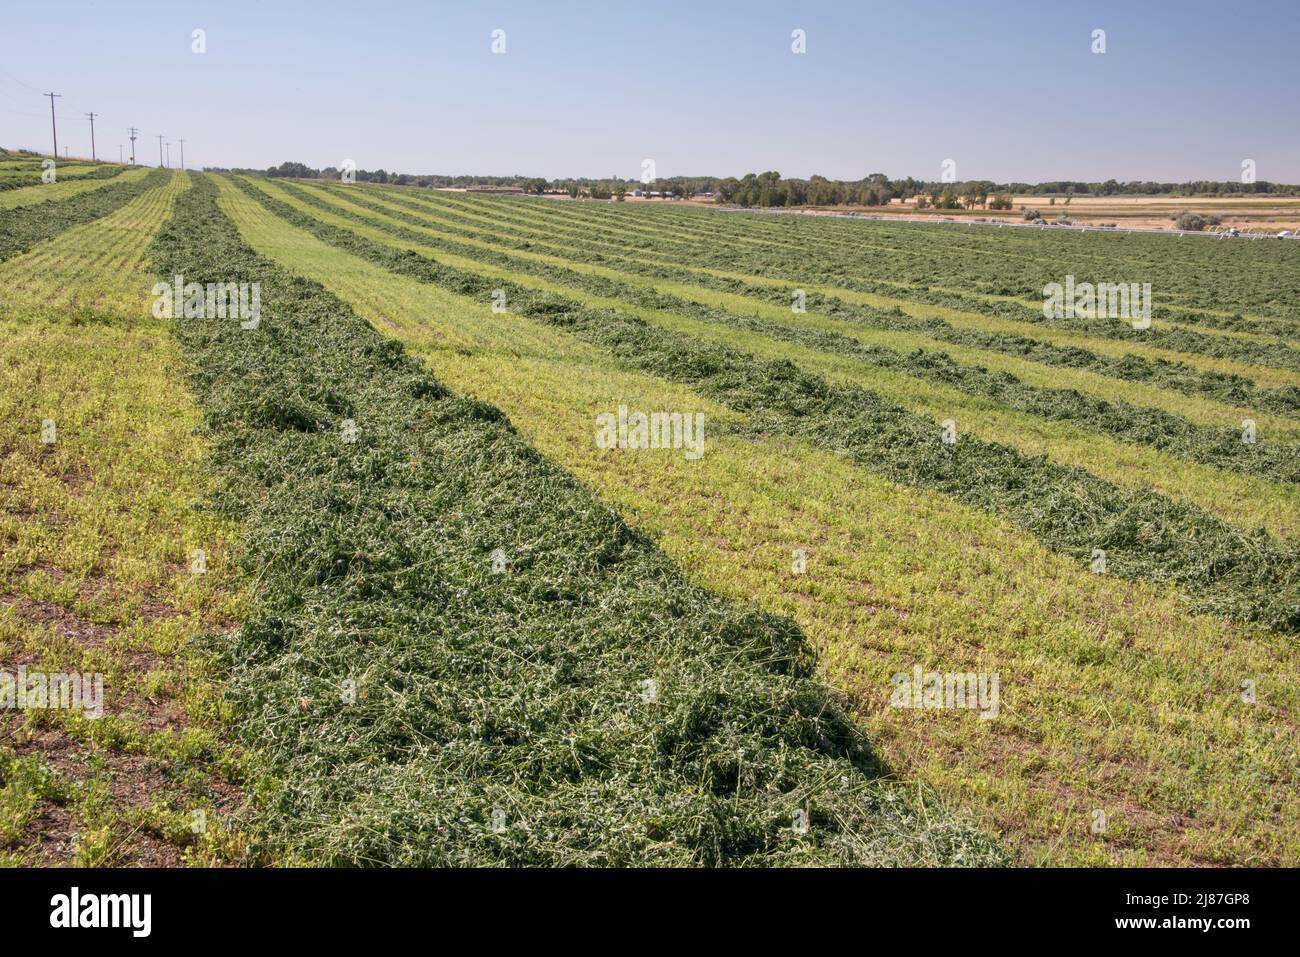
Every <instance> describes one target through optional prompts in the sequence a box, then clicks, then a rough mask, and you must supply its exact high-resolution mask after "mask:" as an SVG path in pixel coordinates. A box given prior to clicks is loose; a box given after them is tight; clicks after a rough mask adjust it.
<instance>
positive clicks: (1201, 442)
mask: <svg viewBox="0 0 1300 957" xmlns="http://www.w3.org/2000/svg"><path fill="white" fill-rule="evenodd" d="M280 188H281V189H283V190H284V191H285V192H286V193H287V194H289V195H291V196H294V197H296V198H298V199H300V200H302V201H303V202H306V203H308V204H310V205H312V206H315V207H317V208H325V209H328V210H329V211H330V212H335V213H338V212H340V211H339V210H338V209H337V208H336V207H333V206H330V205H329V204H328V203H325V202H324V201H323V200H322V199H320V198H319V197H317V196H313V195H312V194H311V193H310V192H308V191H304V190H302V189H300V188H298V187H295V186H289V185H287V184H280ZM338 195H341V196H343V197H344V198H346V199H348V200H349V201H350V202H352V203H353V204H356V205H358V206H360V207H361V208H363V209H367V210H370V211H373V212H376V213H380V214H382V215H385V216H387V217H389V221H388V222H384V221H379V220H375V219H373V218H365V219H364V220H363V221H364V222H365V223H367V224H368V225H373V226H376V227H378V228H380V229H383V230H385V231H386V232H389V233H391V234H393V235H396V236H398V237H400V238H403V239H407V240H408V241H415V242H420V243H422V244H423V245H427V246H430V247H433V248H437V249H445V250H447V251H449V252H452V253H455V254H458V255H461V256H469V257H472V258H475V259H478V260H481V261H485V262H491V263H494V264H496V265H499V266H501V267H503V268H506V269H510V270H512V271H516V272H522V273H525V274H528V275H535V276H539V277H542V278H545V279H548V280H551V281H553V282H557V283H560V284H563V285H568V286H573V287H576V288H579V289H582V290H584V291H588V292H592V293H595V294H597V295H600V296H605V297H608V298H612V299H619V300H622V301H625V302H628V303H631V304H634V305H638V306H644V307H646V308H652V309H664V310H669V311H671V312H674V313H677V314H680V315H686V316H691V317H693V318H697V319H701V320H704V321H706V322H711V323H716V324H720V325H726V326H732V327H736V328H741V329H745V330H748V331H750V332H755V333H758V334H760V335H764V336H768V337H770V338H774V339H778V340H782V341H786V342H795V343H798V344H800V345H804V346H807V347H809V348H812V349H816V350H819V351H821V352H826V353H831V354H835V355H842V356H847V357H850V358H852V359H854V360H857V361H861V362H865V363H867V364H869V365H872V366H875V367H877V368H882V369H888V370H891V371H893V372H898V373H901V374H904V375H909V376H914V377H916V378H919V379H923V380H927V381H932V382H938V383H941V384H943V385H947V386H952V387H954V388H956V389H958V390H960V391H962V392H964V393H966V394H968V395H974V396H980V397H984V398H989V399H994V400H996V401H997V402H998V403H999V404H1001V405H1003V406H1006V407H1008V408H1011V409H1014V410H1016V411H1018V412H1023V413H1026V414H1030V415H1036V416H1039V417H1041V418H1045V419H1048V420H1054V421H1069V422H1073V423H1075V424H1077V425H1079V426H1081V427H1083V428H1085V429H1088V430H1090V431H1092V432H1095V433H1097V434H1100V435H1107V436H1111V437H1113V438H1117V439H1120V440H1122V441H1127V442H1132V443H1135V444H1138V445H1145V446H1149V447H1151V448H1155V449H1159V450H1161V451H1163V452H1168V453H1170V454H1173V455H1177V456H1180V457H1183V458H1187V459H1189V460H1191V461H1196V462H1201V463H1203V464H1206V465H1212V466H1215V467H1216V468H1222V469H1227V470H1230V471H1235V472H1240V473H1243V474H1248V475H1257V476H1262V477H1265V478H1268V479H1270V480H1272V481H1278V482H1289V483H1294V482H1297V481H1300V449H1297V448H1295V447H1293V446H1287V445H1280V444H1276V443H1272V442H1263V441H1258V442H1255V443H1253V444H1246V443H1243V442H1242V436H1241V432H1240V430H1239V429H1238V428H1213V427H1207V426H1203V425H1198V424H1196V423H1193V422H1190V421H1188V420H1187V419H1185V418H1183V417H1181V416H1178V415H1174V414H1172V413H1169V412H1166V411H1163V410H1161V409H1156V408H1150V407H1145V406H1138V405H1133V404H1131V403H1128V402H1123V401H1108V400H1105V399H1100V398H1097V397H1093V396H1088V395H1085V394H1084V393H1081V392H1079V391H1077V390H1074V389H1055V388H1044V387H1039V386H1033V385H1029V384H1026V383H1024V382H1022V381H1021V380H1019V379H1017V378H1016V377H1015V376H1014V375H1012V374H1010V373H1006V372H1001V373H996V372H990V371H988V370H987V369H984V368H981V367H978V366H971V365H963V364H961V363H959V362H957V361H955V360H953V359H952V358H951V357H950V356H948V355H946V354H944V353H942V352H937V351H932V350H919V349H918V350H915V351H912V352H901V351H898V350H895V349H890V348H887V347H884V346H879V345H869V344H866V343H863V342H862V341H860V340H858V339H856V338H854V337H853V336H851V335H846V334H844V333H841V332H837V331H828V330H824V329H817V328H814V327H812V326H811V325H810V324H809V323H807V322H800V321H798V320H788V321H775V320H771V319H762V318H759V317H756V316H744V315H738V314H736V313H734V312H731V311H728V310H725V309H719V308H714V307H711V306H708V305H705V304H702V303H699V302H696V301H694V300H690V299H683V298H681V297H678V296H674V295H670V294H667V293H664V292H660V291H656V290H652V289H647V288H645V287H642V286H638V285H633V284H629V283H627V282H624V281H622V280H620V279H616V278H611V277H610V276H609V275H608V274H607V273H606V274H603V275H596V274H593V273H591V272H580V271H574V270H571V269H566V268H564V267H563V266H562V265H561V264H560V262H562V261H563V260H560V261H559V262H556V261H552V262H545V261H540V260H538V259H536V258H530V257H528V256H511V255H508V254H506V253H503V252H500V251H499V250H493V249H485V248H483V247H481V246H468V245H465V244H463V243H457V242H455V241H454V240H447V239H441V238H437V237H433V236H429V235H428V234H425V233H413V232H411V231H410V230H403V229H401V228H400V227H397V226H394V225H393V224H392V223H393V221H397V222H409V223H411V224H412V225H414V226H417V227H422V226H423V224H422V223H421V221H420V219H419V218H418V217H416V216H414V215H411V214H407V213H402V212H400V211H393V210H389V209H385V208H384V207H383V206H380V205H378V204H376V203H374V202H372V201H371V200H369V199H367V198H365V197H364V196H362V195H361V194H360V193H358V192H357V191H355V190H341V191H339V193H338ZM342 214H343V215H345V216H346V215H348V213H347V212H346V211H342ZM352 215H353V216H355V214H352ZM479 235H480V236H481V235H482V234H479ZM484 241H491V237H490V236H489V237H486V238H485V240H484ZM516 242H518V241H516ZM503 244H504V245H513V244H512V243H511V242H510V241H505V242H504V243H503ZM532 245H533V244H531V243H526V242H525V243H522V244H519V245H518V248H520V249H522V250H525V251H527V250H528V249H529V248H530V247H531V246H532ZM778 294H779V292H778ZM904 318H906V317H904Z"/></svg>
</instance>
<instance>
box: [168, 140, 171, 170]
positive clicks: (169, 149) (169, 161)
mask: <svg viewBox="0 0 1300 957" xmlns="http://www.w3.org/2000/svg"><path fill="white" fill-rule="evenodd" d="M167 165H168V166H171V165H172V145H171V144H170V143H168V144H167Z"/></svg>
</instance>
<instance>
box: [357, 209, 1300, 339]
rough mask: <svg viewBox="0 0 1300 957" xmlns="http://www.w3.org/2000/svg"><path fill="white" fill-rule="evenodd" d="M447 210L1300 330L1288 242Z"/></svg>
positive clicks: (654, 213)
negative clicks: (1090, 289)
mask: <svg viewBox="0 0 1300 957" xmlns="http://www.w3.org/2000/svg"><path fill="white" fill-rule="evenodd" d="M379 188H380V189H381V190H386V189H395V187H379ZM449 201H454V202H459V203H465V204H469V203H473V204H477V205H480V206H485V205H488V204H491V205H493V206H494V207H496V208H499V207H501V206H505V207H514V208H515V209H519V210H525V211H526V212H527V213H528V214H530V215H536V216H538V217H546V218H549V219H551V220H552V221H563V220H566V219H567V220H568V221H570V222H574V221H576V222H580V223H582V224H583V225H584V226H585V227H586V228H588V229H592V230H598V231H600V232H602V233H604V234H605V235H609V236H612V237H620V238H619V239H618V241H619V242H622V243H625V244H628V245H631V244H635V243H638V242H641V243H647V244H659V243H660V242H664V241H667V242H672V243H673V244H674V245H675V246H676V248H677V250H678V251H679V252H681V253H685V254H686V256H687V258H688V259H690V258H696V257H701V256H703V257H709V258H713V257H723V256H730V257H734V258H744V257H747V256H749V255H766V254H769V253H771V254H773V255H776V256H779V257H788V255H789V254H790V252H792V251H797V252H798V253H799V254H800V255H801V256H803V257H804V258H805V260H811V261H816V262H821V263H826V264H827V266H828V267H829V268H830V269H831V270H833V271H834V272H836V273H838V274H841V275H844V276H855V275H858V274H864V275H868V276H872V275H874V276H878V277H882V278H884V279H887V280H888V282H889V284H890V285H892V286H894V287H895V288H905V287H909V286H910V287H914V288H920V289H921V290H922V291H924V290H925V289H926V288H927V287H928V288H929V289H931V290H934V291H938V292H945V293H949V294H956V295H961V296H963V297H965V298H967V299H969V300H970V301H979V300H983V301H986V302H991V303H996V302H999V301H1001V302H1007V301H1013V300H1015V299H1017V298H1019V299H1028V300H1037V299H1038V298H1039V297H1040V295H1041V290H1042V288H1043V285H1044V284H1045V283H1048V282H1059V281H1062V279H1063V277H1064V276H1065V275H1066V274H1068V273H1072V274H1074V275H1075V276H1076V278H1078V279H1080V280H1090V279H1092V280H1099V281H1106V280H1107V279H1111V278H1114V277H1116V275H1117V274H1116V272H1115V268H1116V267H1117V266H1118V267H1121V268H1122V269H1123V272H1124V273H1125V274H1126V276H1125V278H1129V279H1132V278H1137V277H1138V276H1141V275H1145V276H1147V277H1150V279H1151V280H1152V282H1153V286H1154V290H1153V291H1154V292H1155V297H1156V299H1157V301H1158V302H1160V303H1162V305H1163V307H1164V308H1163V309H1162V312H1165V314H1167V315H1169V316H1171V317H1173V318H1176V319H1177V321H1179V322H1185V321H1186V322H1193V323H1195V322H1198V321H1204V322H1205V323H1206V324H1209V325H1216V326H1219V327H1221V328H1225V329H1228V328H1231V329H1248V328H1259V320H1258V317H1261V316H1266V317H1276V318H1278V319H1280V320H1282V321H1283V322H1289V323H1292V324H1294V323H1295V322H1297V321H1300V313H1298V312H1297V309H1296V302H1297V300H1296V296H1297V293H1300V287H1298V286H1297V275H1296V270H1295V264H1296V251H1295V249H1294V247H1291V248H1288V247H1287V244H1280V243H1278V244H1275V243H1265V244H1263V245H1262V246H1261V245H1259V244H1255V243H1223V244H1220V243H1209V242H1180V241H1178V239H1177V238H1175V237H1170V236H1167V235H1160V234H1151V233H1142V234H1110V235H1107V234H1099V233H1096V232H1089V233H1073V232H1068V231H1066V232H1056V231H1045V232H1039V231H1029V230H1020V229H983V228H974V229H958V228H954V227H953V226H950V225H941V224H934V223H929V224H927V223H909V222H898V221H894V222H873V221H871V220H854V219H842V218H835V219H828V218H823V217H802V216H791V215H776V216H754V215H741V216H722V217H719V216H717V215H716V213H715V212H713V211H709V210H700V209H684V208H673V207H671V206H670V207H668V208H667V209H665V208H664V207H662V206H659V205H657V204H650V205H649V206H641V205H639V206H638V207H636V208H620V207H618V206H604V205H601V204H573V203H550V202H537V201H533V200H529V199H509V198H497V197H494V198H490V199H485V198H482V197H473V198H471V197H469V196H467V195H465V194H456V195H455V198H454V200H449ZM670 232H671V235H666V234H669V233H670ZM1245 279H1248V280H1249V281H1243V280H1245ZM1157 280H1158V281H1157ZM1021 304H1022V305H1023V303H1021ZM1194 310H1200V312H1199V313H1198V312H1196V311H1194ZM1234 310H1235V311H1236V312H1234ZM1243 312H1245V313H1251V314H1253V315H1252V316H1251V317H1247V316H1244V315H1241V314H1240V313H1243ZM1271 325H1273V324H1272V323H1266V324H1265V328H1267V327H1269V326H1271Z"/></svg>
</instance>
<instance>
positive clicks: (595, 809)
mask: <svg viewBox="0 0 1300 957" xmlns="http://www.w3.org/2000/svg"><path fill="white" fill-rule="evenodd" d="M154 252H155V256H156V260H157V266H158V269H159V272H160V273H162V274H164V275H171V274H172V273H183V274H184V275H185V276H186V279H187V280H190V281H198V282H204V281H225V282H232V281H257V282H261V283H262V314H263V320H262V325H261V327H260V328H259V329H258V330H257V331H255V332H248V331H245V330H242V329H240V328H239V325H238V324H237V323H232V322H212V323H203V322H184V323H180V324H178V327H177V328H178V334H179V336H180V338H181V341H182V343H183V345H184V347H185V349H186V351H187V352H188V354H189V355H190V357H191V360H192V362H193V365H194V386H195V392H196V394H198V395H199V396H201V397H202V398H203V401H204V402H205V404H206V411H207V423H208V425H207V429H208V431H209V433H210V435H211V437H212V440H213V442H214V445H215V449H216V451H215V463H216V465H217V468H218V469H219V471H220V473H221V475H222V477H223V478H224V480H225V490H224V494H223V501H224V507H225V508H226V509H228V510H230V511H232V512H233V513H235V514H238V515H239V516H240V517H241V518H242V519H243V521H244V523H245V527H246V529H247V533H248V554H247V555H246V556H245V567H246V568H247V569H248V571H249V573H250V575H254V576H256V577H258V578H259V579H260V581H261V583H262V595H261V602H260V604H259V606H258V607H257V608H256V609H255V610H254V612H253V614H252V616H251V617H250V618H249V619H248V620H247V621H246V622H245V623H244V626H243V627H242V628H241V630H240V633H239V635H238V638H237V640H236V641H235V642H234V643H233V645H232V646H231V648H230V659H231V661H232V665H233V674H232V682H233V683H232V696H233V700H234V701H235V703H236V705H237V706H238V707H239V708H240V709H241V710H242V711H243V713H244V714H245V715H246V718H245V720H244V722H243V727H244V729H245V731H246V733H247V734H248V736H249V739H250V740H252V741H257V742H259V743H260V744H261V745H262V746H263V750H264V752H265V754H266V756H267V758H268V759H269V761H270V762H271V763H272V766H273V768H274V770H275V771H276V773H277V774H279V775H280V777H281V780H282V782H283V787H282V788H280V789H279V790H278V791H276V792H275V793H274V794H272V795H271V800H270V804H269V807H268V818H267V820H268V823H269V826H270V827H271V829H272V831H273V832H274V833H275V834H278V835H282V836H283V838H284V839H285V840H286V842H287V844H288V846H289V848H290V849H291V851H293V852H294V853H297V854H300V855H302V856H304V857H306V858H309V859H311V860H314V861H317V862H319V863H324V864H343V863H397V864H488V863H498V864H499V863H513V864H564V863H588V864H598V863H599V864H698V863H705V864H741V863H752V864H781V863H836V862H845V863H866V862H872V863H887V862H888V863H940V862H942V863H956V862H961V861H965V862H970V863H995V862H998V861H999V860H1001V859H1002V852H1001V851H1000V850H999V849H998V848H997V847H996V846H995V845H994V844H993V843H992V842H991V841H990V840H989V839H988V838H987V837H985V836H983V835H981V834H979V833H978V832H975V831H973V830H971V829H970V828H969V827H967V826H964V825H961V824H959V823H956V822H954V821H953V820H952V819H951V818H948V817H946V816H944V815H942V814H939V815H938V816H936V818H934V819H933V820H932V822H931V823H930V824H929V825H926V824H923V823H922V821H921V818H920V814H921V813H922V810H921V808H919V807H918V806H917V805H916V804H914V803H912V802H911V801H909V800H906V799H904V798H903V796H902V795H901V794H900V793H899V791H898V790H897V789H895V788H893V787H890V786H884V785H882V784H881V783H880V782H878V781H874V780H873V779H872V775H873V773H874V772H875V770H877V769H876V766H875V762H874V760H873V758H872V755H871V752H870V749H869V748H868V746H867V744H866V742H865V741H864V740H863V739H862V738H861V736H860V735H859V734H858V733H857V732H856V731H855V729H854V728H853V726H852V725H851V724H850V723H849V722H848V721H847V720H846V719H845V718H844V716H843V714H842V713H841V712H840V711H839V710H838V708H837V707H836V705H835V704H834V703H833V702H832V701H831V700H830V698H829V697H828V694H827V692H826V691H825V690H824V689H823V688H822V687H821V686H820V685H819V684H817V683H816V682H815V681H814V680H812V679H811V677H810V675H811V660H810V653H809V652H808V650H807V647H806V643H805V640H804V638H803V636H802V634H801V633H800V632H799V631H798V629H797V627H796V626H794V624H793V623H792V622H790V621H788V620H786V619H779V618H775V617H772V616H767V615H762V614H758V613H754V612H748V611H745V610H742V609H740V608H738V607H736V606H733V605H730V604H728V603H726V602H724V601H722V600H720V599H718V598H717V597H715V596H713V595H711V594H709V593H707V592H704V591H702V590H700V589H697V588H694V587H692V586H690V585H689V584H687V583H686V582H685V581H684V580H683V579H682V577H681V575H680V573H679V572H678V571H677V570H676V569H675V568H674V566H672V564H671V563H670V562H669V561H668V560H667V559H666V558H664V556H663V555H662V554H661V553H659V552H658V551H657V550H656V549H655V548H654V547H653V546H652V545H651V544H650V543H649V542H648V541H647V540H646V539H645V538H643V537H642V536H641V535H639V534H638V533H636V532H634V531H633V530H631V529H630V528H628V527H627V526H626V525H625V524H624V523H623V522H622V521H621V520H620V519H619V518H618V516H617V515H616V514H615V513H614V512H613V511H612V510H610V509H609V508H608V507H606V506H603V505H601V504H600V503H599V502H597V501H596V500H594V499H593V498H592V497H591V495H590V493H589V492H587V491H586V490H585V489H584V488H582V487H581V486H580V485H578V484H577V483H576V482H575V481H574V480H573V479H572V478H571V477H570V476H569V475H568V474H567V473H564V472H562V471H561V470H559V469H557V468H555V467H553V466H551V465H549V464H548V463H546V462H545V461H544V460H542V459H541V458H540V457H539V456H538V455H537V454H536V453H535V452H534V451H532V450H531V449H529V448H528V447H527V446H526V445H524V444H523V443H522V442H521V441H520V439H519V438H518V436H517V435H516V434H515V432H514V430H513V429H512V428H511V427H510V426H509V424H508V423H507V422H505V421H504V419H503V418H502V416H501V415H500V413H498V412H497V411H496V410H495V409H493V408H491V407H489V406H486V405H484V404H482V403H479V402H476V401H474V400H470V399H463V398H458V397H455V396H452V395H450V394H449V393H447V392H446V390H445V389H443V388H442V387H441V386H440V385H438V384H437V383H436V382H433V381H432V380H430V379H429V378H428V376H427V373H426V372H425V370H424V369H423V367H422V366H421V365H420V364H419V363H418V362H417V361H415V360H412V359H410V358H408V357H406V356H405V355H404V354H403V351H402V348H401V346H400V345H398V344H397V343H395V342H392V341H389V340H385V339H384V338H383V337H381V336H380V335H379V334H378V333H376V332H374V330H372V329H371V328H370V327H369V326H368V325H366V323H365V322H364V321H363V320H361V319H360V318H358V317H357V316H356V315H355V314H354V313H352V312H351V310H350V309H349V308H348V307H347V306H346V305H344V304H343V303H342V302H341V301H339V300H338V299H336V298H335V297H333V296H332V295H330V294H328V293H327V292H325V290H324V289H323V288H322V287H320V286H319V285H317V284H315V283H311V282H307V281H304V280H301V279H297V278H295V277H293V276H291V275H288V274H286V273H285V272H284V271H282V270H281V269H279V268H278V267H276V266H275V265H274V264H272V263H269V262H267V261H266V260H263V259H260V258H259V257H257V256H256V255H255V254H253V253H252V252H251V250H249V248H248V247H247V246H246V245H244V244H243V242H242V240H240V239H239V236H238V233H237V232H236V231H235V229H234V227H233V225H232V224H231V223H230V221H229V220H228V219H226V218H225V217H224V215H222V214H221V213H219V211H218V210H217V208H216V205H215V189H214V187H213V186H212V184H211V181H210V180H207V179H205V178H200V179H199V181H198V185H197V186H196V188H195V189H194V190H193V191H191V193H189V194H187V195H186V196H184V197H182V199H181V200H180V202H179V203H178V205H177V214H176V216H175V218H174V219H173V221H172V222H171V223H170V224H169V225H168V226H167V227H166V228H165V230H164V232H163V234H162V235H161V236H160V238H159V241H158V242H157V243H156V245H155V247H154ZM345 418H350V419H353V420H354V421H355V422H356V424H357V428H358V436H357V439H356V441H355V442H346V441H341V439H340V433H339V428H340V426H341V424H342V420H343V419H345ZM495 548H500V549H502V550H503V553H504V557H505V561H506V566H507V567H506V570H504V571H502V572H501V573H500V574H494V573H493V560H492V558H491V552H492V551H493V549H495ZM350 681H351V682H355V684H354V685H352V686H351V687H352V688H353V689H354V690H355V696H354V697H351V699H350V700H349V695H348V694H347V693H346V691H345V693H343V694H340V691H341V690H342V689H346V688H347V687H348V682H350ZM647 681H650V682H657V684H652V685H646V684H645V682H647ZM801 812H802V813H801ZM803 813H806V814H807V815H808V817H809V820H810V828H809V829H808V831H807V833H802V831H803V829H802V827H801V825H800V821H801V819H802V814H803Z"/></svg>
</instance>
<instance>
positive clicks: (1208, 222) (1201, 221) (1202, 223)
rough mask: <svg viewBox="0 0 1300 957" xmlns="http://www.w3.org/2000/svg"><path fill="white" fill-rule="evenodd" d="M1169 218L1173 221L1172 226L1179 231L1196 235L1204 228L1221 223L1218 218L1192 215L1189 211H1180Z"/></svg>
mask: <svg viewBox="0 0 1300 957" xmlns="http://www.w3.org/2000/svg"><path fill="white" fill-rule="evenodd" d="M1169 218H1170V219H1172V220H1173V221H1174V225H1175V226H1177V227H1178V228H1179V229H1185V230H1187V231H1188V232H1196V233H1199V232H1200V231H1201V230H1203V229H1204V228H1205V227H1206V226H1217V225H1219V223H1221V222H1222V221H1223V220H1222V218H1220V217H1218V216H1214V215H1207V214H1205V213H1194V212H1192V211H1191V210H1190V209H1180V210H1179V211H1178V212H1176V213H1174V214H1173V215H1172V216H1170V217H1169Z"/></svg>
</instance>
